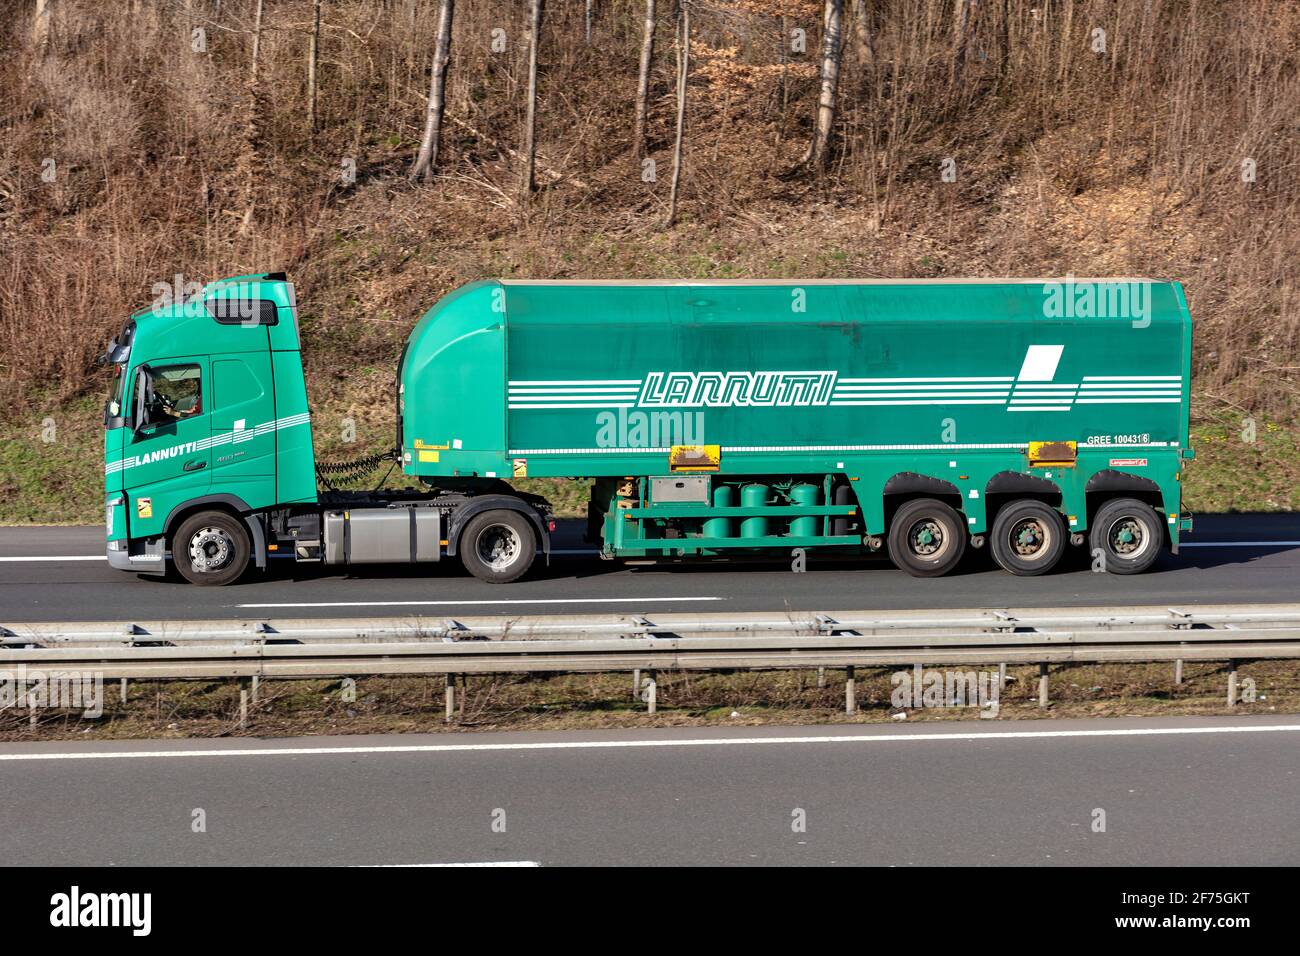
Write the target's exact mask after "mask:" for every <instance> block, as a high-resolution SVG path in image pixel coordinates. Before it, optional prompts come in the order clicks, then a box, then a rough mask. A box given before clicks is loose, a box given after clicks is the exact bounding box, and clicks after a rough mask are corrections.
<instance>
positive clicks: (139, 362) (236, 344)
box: [104, 275, 317, 573]
mask: <svg viewBox="0 0 1300 956" xmlns="http://www.w3.org/2000/svg"><path fill="white" fill-rule="evenodd" d="M104 358H105V360H106V361H107V362H109V363H111V364H112V365H113V366H114V374H113V385H112V393H111V395H110V396H109V399H108V401H107V403H106V404H105V407H104V450H105V455H104V461H105V466H104V492H105V495H106V505H105V521H106V524H107V530H108V559H109V562H110V563H111V564H112V565H113V566H114V567H117V568H123V569H129V570H133V571H140V572H146V573H150V572H152V573H161V572H162V571H163V570H164V559H165V556H166V551H167V544H168V540H169V537H170V536H172V535H173V534H174V532H175V531H176V530H177V529H178V528H179V527H180V526H181V525H183V524H185V523H186V522H187V519H189V518H191V517H192V516H194V515H196V514H199V513H203V512H214V513H216V514H224V515H226V519H225V520H223V521H218V520H216V519H215V518H213V519H212V520H210V521H209V522H208V524H207V526H205V527H204V528H200V529H196V533H194V534H192V535H190V538H191V539H193V540H188V541H187V542H186V548H187V550H186V554H185V558H186V559H187V562H188V565H189V566H191V567H198V568H211V569H212V571H214V572H215V571H216V570H217V569H219V568H220V567H221V566H223V565H228V564H230V561H231V559H232V558H233V557H234V556H235V555H233V554H232V550H233V548H234V546H235V544H236V542H237V540H238V534H239V531H240V526H241V525H242V526H243V530H244V531H245V533H247V534H248V536H249V537H250V539H251V540H252V541H253V542H262V543H264V539H265V533H264V528H263V526H262V524H261V522H260V521H259V520H258V519H257V518H256V517H255V516H256V515H258V514H259V513H260V512H262V511H263V510H264V509H266V508H269V507H271V506H274V505H283V504H292V503H303V504H315V503H316V500H317V495H316V476H315V453H314V451H313V448H312V437H311V427H310V416H309V414H308V411H307V390H306V385H305V383H304V379H303V373H302V359H301V356H300V354H299V344H298V323H297V316H296V312H295V306H294V293H293V286H292V285H291V284H290V283H289V282H287V281H285V278H284V277H283V276H279V275H256V276H239V277H236V278H234V279H228V280H223V281H221V282H213V283H210V284H208V285H206V286H204V287H203V289H202V290H201V291H199V292H197V293H195V294H192V295H190V296H187V297H184V298H182V299H180V300H179V301H174V300H170V297H164V298H162V299H160V300H159V301H156V302H155V303H154V304H153V305H152V306H151V307H150V308H148V309H146V310H143V311H141V312H138V313H136V314H135V315H133V316H131V317H130V319H128V320H127V322H126V324H125V325H124V326H123V328H122V331H121V332H120V333H119V334H118V335H117V336H116V337H115V338H114V339H113V341H112V342H111V343H110V344H109V348H108V351H107V353H106V354H105V357H104ZM232 525H234V526H235V527H234V528H233V529H232V527H231V526H232ZM251 550H253V551H254V554H253V555H252V556H253V558H254V560H255V561H256V562H257V563H259V564H260V565H263V566H264V565H265V562H266V552H265V548H264V547H263V548H254V549H251Z"/></svg>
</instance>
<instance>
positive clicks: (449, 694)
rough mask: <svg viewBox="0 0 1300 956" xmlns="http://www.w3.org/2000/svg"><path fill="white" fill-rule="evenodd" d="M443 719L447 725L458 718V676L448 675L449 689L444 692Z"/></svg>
mask: <svg viewBox="0 0 1300 956" xmlns="http://www.w3.org/2000/svg"><path fill="white" fill-rule="evenodd" d="M443 703H444V710H443V717H442V719H443V720H445V721H446V722H447V723H451V722H452V721H453V720H454V719H455V718H456V675H455V674H448V675H447V689H446V690H445V691H444V692H443Z"/></svg>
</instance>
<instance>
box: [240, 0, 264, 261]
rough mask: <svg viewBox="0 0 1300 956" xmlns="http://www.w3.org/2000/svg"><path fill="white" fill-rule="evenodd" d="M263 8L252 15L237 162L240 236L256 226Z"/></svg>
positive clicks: (261, 1)
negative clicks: (241, 212)
mask: <svg viewBox="0 0 1300 956" xmlns="http://www.w3.org/2000/svg"><path fill="white" fill-rule="evenodd" d="M262 7H263V0H257V11H256V13H255V14H254V16H253V62H252V65H251V67H250V69H249V73H248V99H249V104H248V117H247V119H246V120H245V123H244V151H243V153H242V154H241V156H240V157H239V161H238V162H237V163H236V168H237V169H238V170H239V173H240V176H241V178H242V179H243V190H244V194H243V197H242V198H243V206H244V215H243V216H242V217H241V219H240V223H239V234H240V235H241V236H242V235H247V234H248V231H249V229H250V228H251V227H252V225H253V213H254V212H255V211H256V206H257V203H256V198H257V175H258V168H259V165H260V164H259V162H258V147H259V146H260V145H261V141H262V107H263V102H262V89H261V83H260V82H259V80H258V66H259V64H260V61H261V52H262Z"/></svg>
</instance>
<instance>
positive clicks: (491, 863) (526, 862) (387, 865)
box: [357, 860, 542, 870]
mask: <svg viewBox="0 0 1300 956" xmlns="http://www.w3.org/2000/svg"><path fill="white" fill-rule="evenodd" d="M541 865H542V864H540V863H538V862H537V861H536V860H501V861H496V860H486V861H483V862H480V863H359V864H357V866H358V867H360V868H362V869H369V870H388V869H394V868H406V869H411V868H427V867H438V866H473V867H483V866H541Z"/></svg>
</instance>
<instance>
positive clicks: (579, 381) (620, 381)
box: [508, 378, 641, 388]
mask: <svg viewBox="0 0 1300 956" xmlns="http://www.w3.org/2000/svg"><path fill="white" fill-rule="evenodd" d="M508 384H509V385H510V386H511V387H512V388H513V387H514V386H516V385H640V384H641V379H639V378H586V379H584V378H575V379H566V378H555V379H511V380H510V381H509V382H508Z"/></svg>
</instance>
